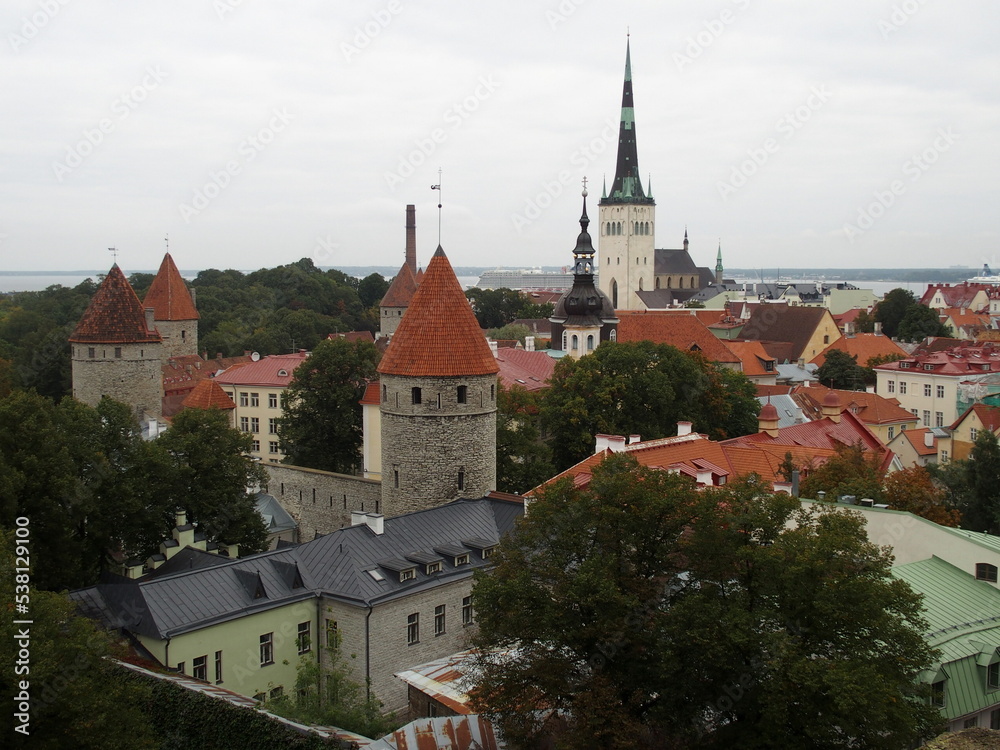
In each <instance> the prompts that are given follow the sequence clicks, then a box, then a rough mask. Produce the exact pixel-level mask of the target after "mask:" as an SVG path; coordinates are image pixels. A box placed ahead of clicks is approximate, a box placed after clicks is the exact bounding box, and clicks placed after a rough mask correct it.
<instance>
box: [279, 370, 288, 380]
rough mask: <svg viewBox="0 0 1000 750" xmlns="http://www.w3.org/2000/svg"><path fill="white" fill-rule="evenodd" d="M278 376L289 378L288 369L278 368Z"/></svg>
mask: <svg viewBox="0 0 1000 750" xmlns="http://www.w3.org/2000/svg"><path fill="white" fill-rule="evenodd" d="M278 377H279V378H287V377H288V370H278Z"/></svg>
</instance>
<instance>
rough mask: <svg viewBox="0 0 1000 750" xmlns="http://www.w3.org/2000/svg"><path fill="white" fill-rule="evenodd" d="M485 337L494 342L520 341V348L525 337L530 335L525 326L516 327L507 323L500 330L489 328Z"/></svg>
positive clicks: (529, 330) (528, 329)
mask: <svg viewBox="0 0 1000 750" xmlns="http://www.w3.org/2000/svg"><path fill="white" fill-rule="evenodd" d="M486 335H487V336H489V337H490V338H491V339H495V340H496V341H514V340H517V341H520V342H521V344H522V346H523V345H524V339H525V337H526V336H530V335H531V329H530V328H528V326H525V325H517V324H514V323H508V324H507V325H505V326H501V327H500V328H491V329H490V330H488V331H487V332H486Z"/></svg>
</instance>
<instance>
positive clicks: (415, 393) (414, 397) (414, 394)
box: [410, 386, 423, 404]
mask: <svg viewBox="0 0 1000 750" xmlns="http://www.w3.org/2000/svg"><path fill="white" fill-rule="evenodd" d="M422 397H423V394H422V393H421V391H420V388H418V387H416V386H414V387H413V388H411V389H410V400H411V401H412V403H414V404H419V403H420V401H421V399H422Z"/></svg>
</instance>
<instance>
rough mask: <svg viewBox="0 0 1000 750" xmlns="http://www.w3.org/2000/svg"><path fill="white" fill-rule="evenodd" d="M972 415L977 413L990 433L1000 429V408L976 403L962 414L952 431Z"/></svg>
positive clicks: (953, 425)
mask: <svg viewBox="0 0 1000 750" xmlns="http://www.w3.org/2000/svg"><path fill="white" fill-rule="evenodd" d="M972 413H975V415H976V416H977V417H979V421H980V422H982V424H983V427H985V428H986V429H987V430H989V431H990V432H996V431H997V430H998V429H1000V407H996V406H988V405H986V404H983V403H975V404H973V405H972V406H970V407H969V408H968V409H966V410H965V411H964V412H962V414H961V415H960V416H959V418H958V419H956V420H955V422H954V423H953V424H952V425H951V427H950V429H952V430H955V429H957V428H958V426H959V425H960V424H962V422H964V421H965V420H966V418H967V417H968V416H969V414H972Z"/></svg>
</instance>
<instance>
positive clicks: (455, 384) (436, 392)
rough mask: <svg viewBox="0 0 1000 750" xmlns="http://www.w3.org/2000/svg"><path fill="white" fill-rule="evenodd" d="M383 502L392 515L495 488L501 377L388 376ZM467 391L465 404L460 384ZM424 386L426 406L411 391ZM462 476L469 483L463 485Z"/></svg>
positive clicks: (384, 404) (422, 393)
mask: <svg viewBox="0 0 1000 750" xmlns="http://www.w3.org/2000/svg"><path fill="white" fill-rule="evenodd" d="M381 384H382V387H383V391H382V394H381V399H382V403H381V414H382V506H383V508H384V509H385V510H384V511H383V512H384V513H385V514H386V516H394V515H400V514H402V513H409V512H411V511H415V510H422V509H424V508H432V507H435V506H437V505H441V504H443V503H447V502H450V501H452V500H455V499H457V498H459V497H481V496H483V495H484V494H486V493H487V492H489V491H490V490H494V489H496V376H495V375H479V376H474V377H464V378H461V377H459V378H411V377H401V376H394V375H383V376H382V380H381ZM459 386H464V387H465V388H466V399H465V403H459V402H458V388H459ZM414 387H417V388H420V403H418V404H414V403H413V394H412V389H413V388H414ZM460 472H461V473H462V476H463V479H464V487H461V488H460V487H459V474H460Z"/></svg>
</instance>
